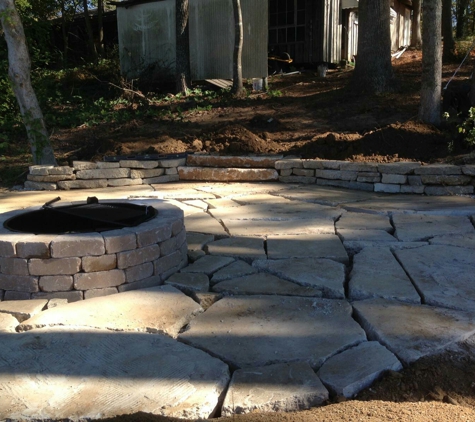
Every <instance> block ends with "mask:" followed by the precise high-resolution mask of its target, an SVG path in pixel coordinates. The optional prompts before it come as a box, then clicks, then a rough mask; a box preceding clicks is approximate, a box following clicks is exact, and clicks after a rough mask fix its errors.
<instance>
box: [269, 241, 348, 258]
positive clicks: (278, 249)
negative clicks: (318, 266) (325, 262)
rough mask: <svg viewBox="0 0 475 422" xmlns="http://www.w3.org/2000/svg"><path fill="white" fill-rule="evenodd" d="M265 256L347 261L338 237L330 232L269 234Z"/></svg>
mask: <svg viewBox="0 0 475 422" xmlns="http://www.w3.org/2000/svg"><path fill="white" fill-rule="evenodd" d="M267 256H268V258H269V259H285V258H328V259H332V260H334V261H338V262H342V263H343V264H348V262H349V258H348V254H347V253H346V250H345V248H344V247H343V244H342V243H341V241H340V239H339V237H338V236H336V235H331V234H312V235H286V236H269V237H268V238H267Z"/></svg>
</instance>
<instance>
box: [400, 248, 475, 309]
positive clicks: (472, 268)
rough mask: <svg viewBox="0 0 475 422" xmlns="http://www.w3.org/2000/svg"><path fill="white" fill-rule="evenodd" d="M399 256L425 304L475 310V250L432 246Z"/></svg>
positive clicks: (404, 252)
mask: <svg viewBox="0 0 475 422" xmlns="http://www.w3.org/2000/svg"><path fill="white" fill-rule="evenodd" d="M395 254H396V256H397V258H398V260H399V262H400V263H401V265H402V266H403V267H404V269H405V270H406V272H407V273H408V274H409V277H411V279H412V281H413V282H414V284H415V286H416V288H417V289H418V291H419V292H420V293H421V295H422V299H423V303H426V304H428V305H434V306H443V307H446V308H452V309H462V310H470V311H472V310H473V311H475V290H474V288H473V286H474V285H475V250H473V249H464V248H459V247H456V246H445V245H429V246H423V247H421V248H417V249H413V250H402V251H396V252H395Z"/></svg>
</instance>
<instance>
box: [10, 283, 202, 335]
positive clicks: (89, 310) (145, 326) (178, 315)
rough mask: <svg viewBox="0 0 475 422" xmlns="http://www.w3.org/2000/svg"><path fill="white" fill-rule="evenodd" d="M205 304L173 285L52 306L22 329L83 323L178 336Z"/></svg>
mask: <svg viewBox="0 0 475 422" xmlns="http://www.w3.org/2000/svg"><path fill="white" fill-rule="evenodd" d="M200 312H202V309H201V307H200V306H199V305H198V304H197V303H196V302H195V301H194V300H192V299H190V298H189V297H188V296H186V295H184V294H183V293H182V292H180V291H179V290H177V289H175V288H174V287H172V286H160V287H152V288H148V289H143V290H134V291H130V292H124V293H121V294H118V295H115V296H114V298H113V299H111V298H110V297H107V296H105V297H96V298H92V299H88V300H85V301H80V302H74V303H70V304H68V306H60V307H58V308H53V309H48V310H46V311H43V312H41V313H40V314H38V315H36V316H34V317H32V318H30V319H28V320H26V321H24V322H23V323H22V324H21V325H20V326H19V330H20V331H27V330H32V329H35V328H42V327H52V326H57V325H62V326H83V327H93V328H101V329H102V328H105V329H108V330H113V331H136V332H139V331H140V332H147V333H160V334H167V335H169V336H171V337H176V336H177V335H178V332H179V331H180V329H181V328H182V327H183V326H185V325H186V324H187V323H188V322H189V321H190V320H191V319H192V318H193V317H194V316H195V315H196V314H198V313H200Z"/></svg>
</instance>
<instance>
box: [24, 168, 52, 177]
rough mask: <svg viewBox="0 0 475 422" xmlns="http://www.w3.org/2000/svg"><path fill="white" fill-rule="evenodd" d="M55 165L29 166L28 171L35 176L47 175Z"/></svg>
mask: <svg viewBox="0 0 475 422" xmlns="http://www.w3.org/2000/svg"><path fill="white" fill-rule="evenodd" d="M53 168H54V166H44V165H36V166H29V167H28V173H29V174H31V175H33V176H47V175H48V174H50V173H49V172H50V170H52V169H53Z"/></svg>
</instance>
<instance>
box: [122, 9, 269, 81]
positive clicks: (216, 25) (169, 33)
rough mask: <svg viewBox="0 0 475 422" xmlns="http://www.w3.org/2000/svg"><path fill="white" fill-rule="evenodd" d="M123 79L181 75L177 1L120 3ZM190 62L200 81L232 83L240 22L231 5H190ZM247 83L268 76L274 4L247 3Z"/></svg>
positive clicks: (245, 20)
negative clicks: (153, 71) (154, 69)
mask: <svg viewBox="0 0 475 422" xmlns="http://www.w3.org/2000/svg"><path fill="white" fill-rule="evenodd" d="M116 5H117V21H118V33H119V55H120V64H121V71H122V74H124V75H126V76H127V77H129V78H133V77H136V76H138V75H139V74H140V72H141V71H143V70H144V69H146V68H147V67H148V66H149V65H152V64H153V65H155V66H158V67H159V68H160V70H161V71H162V72H163V74H169V75H172V74H174V71H175V49H176V44H175V0H128V1H124V2H118V3H116ZM189 7H190V12H189V13H190V17H189V25H190V61H191V76H192V79H194V80H202V79H232V64H233V50H234V17H233V6H232V1H231V0H190V3H189ZM241 8H242V15H243V27H244V43H243V55H242V70H243V77H244V78H262V77H265V76H267V31H268V28H267V19H262V16H267V14H268V0H242V1H241Z"/></svg>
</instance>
